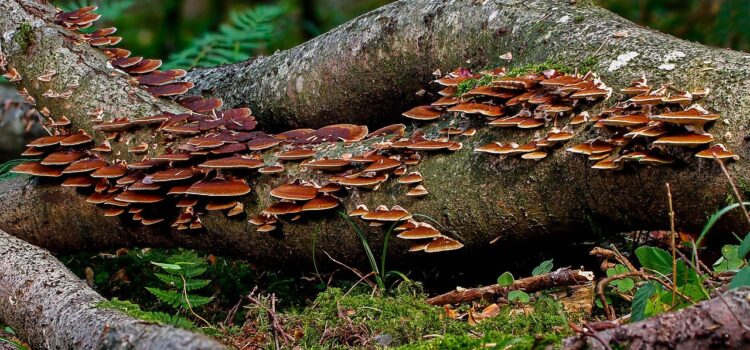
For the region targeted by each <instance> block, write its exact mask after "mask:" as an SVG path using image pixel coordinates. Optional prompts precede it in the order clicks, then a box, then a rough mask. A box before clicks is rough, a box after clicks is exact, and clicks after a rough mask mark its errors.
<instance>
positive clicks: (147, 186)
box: [128, 179, 161, 191]
mask: <svg viewBox="0 0 750 350" xmlns="http://www.w3.org/2000/svg"><path fill="white" fill-rule="evenodd" d="M147 181H150V179H149V180H147ZM160 188H161V186H159V184H155V183H144V182H143V179H141V180H138V181H136V182H134V183H133V184H131V185H130V186H128V190H129V191H156V190H158V189H160Z"/></svg>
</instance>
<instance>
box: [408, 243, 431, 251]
mask: <svg viewBox="0 0 750 350" xmlns="http://www.w3.org/2000/svg"><path fill="white" fill-rule="evenodd" d="M428 244H430V242H420V243H414V244H412V245H411V246H409V253H414V252H423V251H424V249H425V248H427V245H428Z"/></svg>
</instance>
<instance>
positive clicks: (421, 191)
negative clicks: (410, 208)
mask: <svg viewBox="0 0 750 350" xmlns="http://www.w3.org/2000/svg"><path fill="white" fill-rule="evenodd" d="M429 193H430V192H429V191H427V189H426V188H425V187H424V186H422V185H417V186H414V187H413V188H411V189H410V190H409V192H406V195H407V196H408V197H414V198H421V197H424V196H426V195H428V194H429Z"/></svg>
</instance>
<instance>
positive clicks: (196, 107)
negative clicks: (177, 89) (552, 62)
mask: <svg viewBox="0 0 750 350" xmlns="http://www.w3.org/2000/svg"><path fill="white" fill-rule="evenodd" d="M177 103H179V104H180V105H181V106H183V107H185V108H187V109H189V110H191V111H193V112H197V113H206V112H211V111H213V110H215V109H219V108H221V106H222V105H223V104H224V102H223V101H222V100H221V99H220V98H204V97H201V96H190V97H185V98H182V99H179V100H178V101H177Z"/></svg>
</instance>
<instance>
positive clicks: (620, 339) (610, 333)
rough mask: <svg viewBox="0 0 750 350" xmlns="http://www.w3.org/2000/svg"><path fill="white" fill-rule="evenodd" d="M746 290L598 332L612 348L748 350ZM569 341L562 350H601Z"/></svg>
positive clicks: (589, 341) (749, 292)
mask: <svg viewBox="0 0 750 350" xmlns="http://www.w3.org/2000/svg"><path fill="white" fill-rule="evenodd" d="M748 320H750V288H747V287H745V288H740V289H735V290H732V291H729V292H725V293H723V294H721V295H719V296H716V297H714V298H713V299H710V300H707V301H704V302H701V303H699V304H696V305H694V306H691V307H688V308H685V309H682V310H679V311H677V312H670V313H665V314H662V315H659V316H656V317H652V318H650V319H647V320H644V321H641V322H636V323H631V324H627V325H624V326H620V327H617V328H613V329H609V330H606V331H602V332H598V334H597V335H598V337H599V338H600V339H601V341H603V342H604V343H606V344H608V345H609V346H610V347H612V348H617V349H621V348H628V349H642V350H647V349H649V350H650V349H675V350H680V349H685V350H688V349H747V348H748V347H750V325H749V324H748ZM601 341H598V340H596V339H594V338H593V337H588V338H583V339H582V338H570V339H568V340H567V341H566V342H565V346H564V348H565V349H569V350H570V349H605V347H604V346H603V345H602V342H601Z"/></svg>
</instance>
